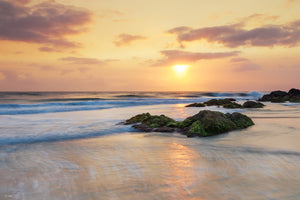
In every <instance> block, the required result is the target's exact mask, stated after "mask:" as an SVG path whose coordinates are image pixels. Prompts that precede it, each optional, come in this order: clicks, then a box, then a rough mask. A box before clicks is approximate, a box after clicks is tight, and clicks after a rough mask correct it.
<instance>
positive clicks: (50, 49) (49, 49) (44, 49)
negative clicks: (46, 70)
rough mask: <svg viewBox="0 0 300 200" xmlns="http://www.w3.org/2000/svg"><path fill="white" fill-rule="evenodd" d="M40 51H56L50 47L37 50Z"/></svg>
mask: <svg viewBox="0 0 300 200" xmlns="http://www.w3.org/2000/svg"><path fill="white" fill-rule="evenodd" d="M39 50H40V51H43V52H54V51H58V52H59V50H58V49H54V48H50V47H40V48H39Z"/></svg>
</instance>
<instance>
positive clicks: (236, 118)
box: [123, 110, 254, 137]
mask: <svg viewBox="0 0 300 200" xmlns="http://www.w3.org/2000/svg"><path fill="white" fill-rule="evenodd" d="M123 124H125V125H128V124H133V126H132V127H133V128H135V129H137V130H139V131H142V132H174V131H178V132H181V133H183V134H184V135H187V136H188V137H193V136H199V137H207V136H213V135H218V134H221V133H226V132H228V131H232V130H237V129H243V128H247V127H249V126H252V125H254V123H253V121H252V120H251V119H250V118H249V117H247V116H246V115H243V114H241V113H237V112H235V113H232V114H229V113H227V114H224V113H221V112H217V111H210V110H203V111H200V112H199V113H198V114H196V115H194V116H191V117H188V118H186V119H185V120H183V121H175V120H173V119H171V118H169V117H167V116H165V115H159V116H158V115H151V114H149V113H143V114H139V115H136V116H134V117H132V118H130V119H128V120H126V121H125V122H124V123H123Z"/></svg>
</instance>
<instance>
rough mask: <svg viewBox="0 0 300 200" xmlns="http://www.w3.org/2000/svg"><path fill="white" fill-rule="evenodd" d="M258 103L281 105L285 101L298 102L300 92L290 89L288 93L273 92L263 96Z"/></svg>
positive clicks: (299, 100)
mask: <svg viewBox="0 0 300 200" xmlns="http://www.w3.org/2000/svg"><path fill="white" fill-rule="evenodd" d="M259 101H271V102H272V103H283V102H286V101H290V102H300V90H299V89H295V88H292V89H290V90H289V92H285V91H280V90H277V91H273V92H271V93H270V94H266V95H264V96H263V97H262V98H260V99H259Z"/></svg>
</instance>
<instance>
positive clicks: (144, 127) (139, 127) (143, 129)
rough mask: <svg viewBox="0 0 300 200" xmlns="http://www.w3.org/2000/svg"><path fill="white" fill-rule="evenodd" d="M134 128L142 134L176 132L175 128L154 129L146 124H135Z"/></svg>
mask: <svg viewBox="0 0 300 200" xmlns="http://www.w3.org/2000/svg"><path fill="white" fill-rule="evenodd" d="M132 127H133V128H135V129H137V130H139V131H141V132H174V131H175V130H176V129H175V128H174V127H158V128H152V127H150V126H148V125H146V124H135V125H133V126H132Z"/></svg>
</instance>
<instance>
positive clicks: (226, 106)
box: [223, 102, 242, 108]
mask: <svg viewBox="0 0 300 200" xmlns="http://www.w3.org/2000/svg"><path fill="white" fill-rule="evenodd" d="M223 108H242V105H241V104H238V103H235V102H231V103H227V104H224V105H223Z"/></svg>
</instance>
